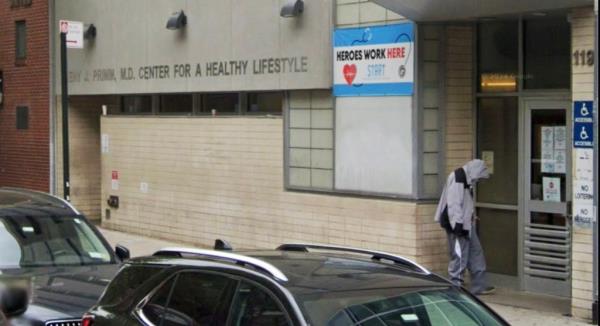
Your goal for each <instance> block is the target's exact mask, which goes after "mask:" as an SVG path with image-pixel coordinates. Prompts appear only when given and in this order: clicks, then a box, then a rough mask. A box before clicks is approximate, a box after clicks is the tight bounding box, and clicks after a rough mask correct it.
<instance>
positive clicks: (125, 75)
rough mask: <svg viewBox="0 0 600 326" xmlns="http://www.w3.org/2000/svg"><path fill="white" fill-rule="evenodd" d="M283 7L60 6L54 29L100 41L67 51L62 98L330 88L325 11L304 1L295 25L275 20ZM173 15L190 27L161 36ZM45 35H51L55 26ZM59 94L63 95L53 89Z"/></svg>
mask: <svg viewBox="0 0 600 326" xmlns="http://www.w3.org/2000/svg"><path fill="white" fill-rule="evenodd" d="M283 3H284V1H283V0H254V1H241V0H210V1H192V0H169V1H164V0H127V1H123V0H105V1H93V0H57V1H56V13H55V17H54V19H55V20H56V22H58V20H60V19H68V20H75V21H82V22H84V23H85V24H91V23H93V24H94V26H95V27H96V28H97V36H96V37H95V38H94V39H91V40H86V41H85V48H84V49H81V50H79V49H77V50H75V49H72V50H69V58H68V60H69V82H70V83H69V92H70V93H71V94H73V95H84V94H127V93H166V92H199V91H203V92H206V91H220V92H222V91H244V90H277V89H323V88H329V87H331V80H332V73H331V69H332V68H331V66H332V65H331V33H330V32H331V29H332V19H333V14H332V5H331V3H330V2H329V1H327V0H315V1H310V2H309V3H306V6H305V10H304V12H303V13H302V14H301V15H299V16H298V17H294V18H282V17H280V16H279V11H280V9H281V6H282V4H283ZM179 10H183V11H184V13H185V15H186V16H187V25H186V26H185V27H183V28H181V29H179V30H169V29H167V28H166V22H167V20H168V19H169V17H170V16H171V15H173V13H174V12H176V11H179ZM55 25H56V26H55ZM52 29H53V33H55V34H57V35H58V25H57V23H56V24H53V25H52ZM56 39H58V38H56ZM56 48H57V49H58V48H59V47H58V46H56ZM56 58H57V59H58V58H60V56H59V55H58V54H57V55H56ZM54 65H55V66H58V63H56V62H55V64H54ZM57 78H58V76H57ZM57 81H58V79H57ZM56 84H59V83H58V82H56ZM56 92H57V93H60V88H59V87H56Z"/></svg>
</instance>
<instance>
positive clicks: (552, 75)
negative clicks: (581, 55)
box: [524, 15, 571, 89]
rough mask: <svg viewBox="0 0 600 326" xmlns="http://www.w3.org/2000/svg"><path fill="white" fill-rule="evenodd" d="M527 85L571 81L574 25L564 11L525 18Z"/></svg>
mask: <svg viewBox="0 0 600 326" xmlns="http://www.w3.org/2000/svg"><path fill="white" fill-rule="evenodd" d="M524 29H525V32H524V33H525V36H524V37H525V40H524V42H525V43H524V49H525V88H527V89H541V88H564V89H567V88H569V87H570V84H571V57H570V55H569V53H570V49H571V28H570V26H569V22H567V17H566V16H564V15H560V16H554V17H542V18H535V19H528V20H526V21H524Z"/></svg>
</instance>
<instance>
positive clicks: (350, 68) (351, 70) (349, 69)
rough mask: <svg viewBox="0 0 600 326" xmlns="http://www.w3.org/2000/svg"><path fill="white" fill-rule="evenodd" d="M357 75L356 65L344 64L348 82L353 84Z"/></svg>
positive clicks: (345, 76)
mask: <svg viewBox="0 0 600 326" xmlns="http://www.w3.org/2000/svg"><path fill="white" fill-rule="evenodd" d="M355 77H356V65H355V64H351V65H348V64H346V65H344V78H346V82H347V83H348V85H352V82H353V81H354V78H355Z"/></svg>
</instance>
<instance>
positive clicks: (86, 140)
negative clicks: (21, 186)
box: [55, 96, 118, 220]
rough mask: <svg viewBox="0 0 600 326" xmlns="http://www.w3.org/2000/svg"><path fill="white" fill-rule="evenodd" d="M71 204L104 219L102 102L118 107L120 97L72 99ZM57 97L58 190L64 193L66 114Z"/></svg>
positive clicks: (70, 114) (92, 215)
mask: <svg viewBox="0 0 600 326" xmlns="http://www.w3.org/2000/svg"><path fill="white" fill-rule="evenodd" d="M69 101H70V102H69V147H70V151H69V153H70V176H71V203H72V204H73V205H74V206H75V207H76V208H77V209H78V210H79V211H80V212H82V213H83V214H85V215H86V216H87V217H88V218H89V219H92V220H100V216H101V214H100V213H101V211H100V210H101V205H100V202H101V201H103V199H104V198H103V197H102V196H101V191H100V181H101V178H100V176H101V173H100V172H101V160H100V115H101V113H102V105H108V106H109V107H111V108H113V107H116V106H118V97H117V96H73V97H71V98H70V100H69ZM60 105H61V104H60V97H58V98H57V107H58V113H57V115H56V154H55V155H56V156H55V157H56V165H55V168H56V181H57V182H56V193H57V194H58V195H60V196H62V195H63V194H64V192H63V159H62V158H63V157H62V148H63V147H62V113H61V107H60Z"/></svg>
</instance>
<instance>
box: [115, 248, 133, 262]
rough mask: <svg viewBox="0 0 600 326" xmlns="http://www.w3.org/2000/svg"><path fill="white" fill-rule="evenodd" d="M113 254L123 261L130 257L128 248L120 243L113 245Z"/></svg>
mask: <svg viewBox="0 0 600 326" xmlns="http://www.w3.org/2000/svg"><path fill="white" fill-rule="evenodd" d="M115 254H116V255H117V257H119V259H120V260H121V261H125V260H127V259H129V258H130V257H131V254H130V253H129V249H127V248H126V247H125V246H122V245H117V246H116V247H115Z"/></svg>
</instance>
